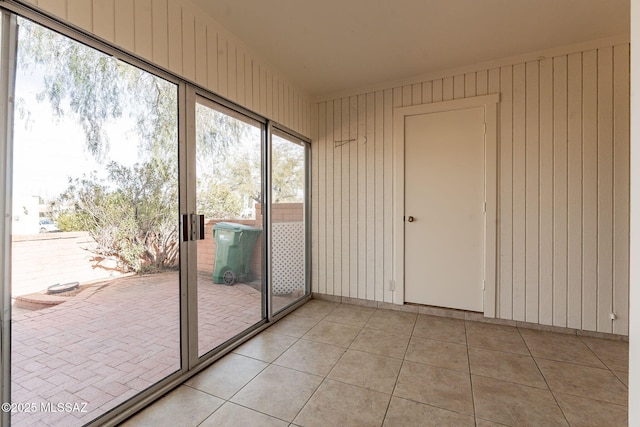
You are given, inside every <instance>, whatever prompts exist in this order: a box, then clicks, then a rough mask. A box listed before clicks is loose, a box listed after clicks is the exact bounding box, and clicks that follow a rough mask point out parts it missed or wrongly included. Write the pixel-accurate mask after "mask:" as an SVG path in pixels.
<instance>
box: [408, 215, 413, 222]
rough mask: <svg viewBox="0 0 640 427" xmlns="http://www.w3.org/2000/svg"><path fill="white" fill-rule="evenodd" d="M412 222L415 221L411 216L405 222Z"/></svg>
mask: <svg viewBox="0 0 640 427" xmlns="http://www.w3.org/2000/svg"><path fill="white" fill-rule="evenodd" d="M414 220H415V218H414V217H412V216H410V217H409V218H407V221H409V222H413V221H414Z"/></svg>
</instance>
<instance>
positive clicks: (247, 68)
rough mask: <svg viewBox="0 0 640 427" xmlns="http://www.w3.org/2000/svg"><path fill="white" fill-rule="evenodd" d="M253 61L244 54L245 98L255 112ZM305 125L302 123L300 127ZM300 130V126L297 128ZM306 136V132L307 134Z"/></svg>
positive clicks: (312, 116) (246, 103)
mask: <svg viewBox="0 0 640 427" xmlns="http://www.w3.org/2000/svg"><path fill="white" fill-rule="evenodd" d="M253 81H254V79H253V60H252V59H251V56H250V55H249V54H248V53H246V52H245V53H244V97H245V105H246V106H247V108H249V109H251V110H255V109H256V108H255V106H256V105H257V103H256V102H255V100H254V98H253ZM316 115H317V113H315V114H312V115H311V117H310V120H309V121H310V122H311V120H313V118H314V117H315V116H316ZM302 125H303V124H302V123H301V124H300V126H302ZM309 126H313V123H309ZM296 129H299V126H298V127H296ZM305 134H306V132H305Z"/></svg>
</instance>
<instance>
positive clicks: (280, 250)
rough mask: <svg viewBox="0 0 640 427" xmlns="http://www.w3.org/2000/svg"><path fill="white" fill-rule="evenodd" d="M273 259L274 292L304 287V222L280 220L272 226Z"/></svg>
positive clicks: (285, 292) (289, 291)
mask: <svg viewBox="0 0 640 427" xmlns="http://www.w3.org/2000/svg"><path fill="white" fill-rule="evenodd" d="M272 233H273V235H272V242H273V246H272V251H273V252H272V254H273V258H272V261H271V268H272V279H273V293H274V294H276V295H283V294H289V293H291V292H293V291H295V290H297V289H304V278H305V277H304V276H305V274H304V273H305V272H304V254H305V241H304V222H280V223H274V224H273V226H272Z"/></svg>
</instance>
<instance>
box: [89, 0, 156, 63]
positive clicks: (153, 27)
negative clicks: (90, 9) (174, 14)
mask: <svg viewBox="0 0 640 427" xmlns="http://www.w3.org/2000/svg"><path fill="white" fill-rule="evenodd" d="M94 9H95V3H94ZM94 22H95V20H94ZM151 45H152V51H151V58H152V60H153V62H155V63H156V64H158V65H160V66H162V67H168V66H169V31H168V20H167V0H155V1H153V2H152V3H151Z"/></svg>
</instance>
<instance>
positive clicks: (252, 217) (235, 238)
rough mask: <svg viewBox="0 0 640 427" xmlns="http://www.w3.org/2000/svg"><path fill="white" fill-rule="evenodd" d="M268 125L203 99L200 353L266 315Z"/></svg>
mask: <svg viewBox="0 0 640 427" xmlns="http://www.w3.org/2000/svg"><path fill="white" fill-rule="evenodd" d="M263 134H264V126H263V125H262V123H260V122H257V121H255V120H252V119H250V118H247V117H246V116H243V115H242V114H238V113H236V112H234V111H232V110H229V109H226V108H224V107H222V106H220V105H218V104H215V103H213V102H211V101H209V100H207V99H205V98H202V97H198V99H197V102H196V208H197V212H198V214H200V215H204V224H205V234H204V240H199V241H198V248H197V251H198V285H197V286H198V292H197V295H198V356H202V355H204V354H205V353H207V352H209V351H210V350H212V349H214V348H216V347H218V346H220V345H221V344H223V343H224V342H226V341H228V340H229V339H231V338H233V337H234V336H236V335H238V334H240V333H242V332H243V331H244V330H246V329H247V328H249V327H251V326H252V325H255V324H256V323H258V322H260V321H261V320H262V319H264V318H265V310H264V309H263V306H264V303H263V301H264V298H263V289H264V281H263V278H264V277H263V274H264V273H263V268H262V265H263V263H262V240H263V238H264V233H263V222H262V175H263V171H262V149H261V147H262V139H263Z"/></svg>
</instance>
